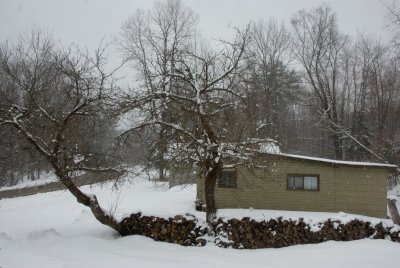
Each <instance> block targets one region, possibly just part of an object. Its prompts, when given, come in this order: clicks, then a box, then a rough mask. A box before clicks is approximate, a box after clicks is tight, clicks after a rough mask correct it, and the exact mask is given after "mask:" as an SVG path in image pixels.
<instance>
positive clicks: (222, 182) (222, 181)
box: [218, 171, 237, 188]
mask: <svg viewBox="0 0 400 268" xmlns="http://www.w3.org/2000/svg"><path fill="white" fill-rule="evenodd" d="M218 187H221V188H236V187H237V179H236V172H235V171H222V172H220V173H219V176H218Z"/></svg>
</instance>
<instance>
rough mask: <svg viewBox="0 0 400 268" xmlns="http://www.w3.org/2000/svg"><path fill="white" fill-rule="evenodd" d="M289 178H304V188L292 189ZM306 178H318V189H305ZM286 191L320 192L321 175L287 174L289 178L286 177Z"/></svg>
mask: <svg viewBox="0 0 400 268" xmlns="http://www.w3.org/2000/svg"><path fill="white" fill-rule="evenodd" d="M289 177H302V178H303V188H290V187H289ZM305 177H316V178H317V188H316V189H304V178H305ZM286 190H288V191H310V192H318V191H319V190H320V175H319V174H299V173H290V174H287V176H286Z"/></svg>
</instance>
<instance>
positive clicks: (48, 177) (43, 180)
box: [0, 171, 57, 191]
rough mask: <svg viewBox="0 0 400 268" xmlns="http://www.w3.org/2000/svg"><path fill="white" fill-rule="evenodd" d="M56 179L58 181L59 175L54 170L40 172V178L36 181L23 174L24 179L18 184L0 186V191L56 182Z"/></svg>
mask: <svg viewBox="0 0 400 268" xmlns="http://www.w3.org/2000/svg"><path fill="white" fill-rule="evenodd" d="M54 181H57V177H56V175H55V174H54V172H52V171H50V172H42V173H41V174H40V178H39V179H38V180H34V181H31V180H29V179H28V176H26V175H25V176H23V178H22V181H21V182H19V183H18V184H16V185H13V186H5V187H0V191H3V190H13V189H21V188H26V187H33V186H39V185H43V184H47V183H50V182H54Z"/></svg>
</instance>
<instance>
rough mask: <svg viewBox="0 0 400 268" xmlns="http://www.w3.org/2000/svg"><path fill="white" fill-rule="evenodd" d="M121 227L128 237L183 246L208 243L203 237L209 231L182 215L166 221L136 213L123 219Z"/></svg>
mask: <svg viewBox="0 0 400 268" xmlns="http://www.w3.org/2000/svg"><path fill="white" fill-rule="evenodd" d="M121 225H122V226H124V229H125V233H126V234H127V235H135V234H137V235H143V236H147V237H151V238H153V239H154V240H156V241H165V242H169V243H174V244H179V245H183V246H197V245H205V243H206V241H205V240H204V239H203V238H202V236H204V234H206V233H207V229H206V228H202V227H200V226H196V220H195V219H190V220H188V219H186V218H185V217H184V216H182V215H176V216H175V217H174V218H169V219H164V218H160V217H154V216H142V214H141V213H136V214H131V215H130V217H127V218H125V219H123V220H122V221H121Z"/></svg>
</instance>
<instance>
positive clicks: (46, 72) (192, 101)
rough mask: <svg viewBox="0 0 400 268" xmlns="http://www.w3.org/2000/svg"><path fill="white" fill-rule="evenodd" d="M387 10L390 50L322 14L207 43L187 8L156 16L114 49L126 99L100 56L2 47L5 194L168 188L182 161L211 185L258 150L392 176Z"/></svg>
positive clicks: (141, 16) (163, 5) (31, 43)
mask: <svg viewBox="0 0 400 268" xmlns="http://www.w3.org/2000/svg"><path fill="white" fill-rule="evenodd" d="M387 7H388V14H387V19H388V20H389V22H390V23H389V24H390V25H389V26H388V27H391V29H392V31H393V38H392V39H391V40H389V41H382V40H380V39H379V38H376V37H374V36H372V35H369V34H367V33H365V34H359V35H357V36H348V35H346V34H345V33H344V32H343V31H342V30H341V29H339V28H338V24H337V16H336V13H335V12H334V11H333V10H332V9H331V7H330V6H329V5H321V6H318V7H316V8H313V9H309V10H301V11H299V12H297V13H296V14H294V15H293V16H291V19H290V23H287V24H285V23H280V22H277V21H276V20H274V19H270V18H262V19H260V20H258V21H254V22H249V24H248V25H247V26H244V27H243V28H241V29H236V31H235V33H236V35H235V37H234V38H233V39H232V40H224V41H215V40H207V39H206V38H204V37H203V36H202V35H201V33H200V32H199V29H198V22H199V20H200V19H201V18H199V17H198V16H197V15H196V13H195V11H193V10H191V9H190V8H189V7H187V6H185V5H184V3H183V2H181V1H178V0H169V1H163V2H156V3H155V4H154V7H153V8H152V9H151V10H137V11H135V12H134V13H133V14H132V15H131V16H130V17H129V18H127V19H126V20H125V21H124V22H123V24H122V26H121V32H120V33H119V35H118V38H117V39H116V40H115V42H114V43H113V44H111V45H112V46H115V47H117V48H118V50H119V51H120V52H121V55H122V57H123V58H122V61H123V63H124V64H126V65H129V66H131V67H132V69H131V71H132V73H133V74H134V78H135V81H134V83H132V85H130V86H129V87H127V88H124V87H122V86H121V83H118V81H119V80H118V79H119V77H118V76H117V75H116V73H117V72H116V71H118V67H116V69H113V70H110V68H109V64H107V57H108V56H107V55H108V50H107V49H108V48H109V46H104V45H100V46H99V49H98V50H96V51H94V52H91V51H88V50H86V49H82V48H79V47H76V46H61V45H60V44H59V43H58V42H57V41H56V40H55V39H54V38H53V37H51V36H49V35H47V34H45V33H44V32H42V31H41V30H38V29H35V30H32V31H31V32H30V33H29V34H25V35H22V36H21V37H20V39H19V41H18V42H17V43H15V44H13V43H9V42H6V43H3V44H1V47H0V136H1V139H0V186H9V185H14V184H16V183H18V181H20V180H21V179H22V178H23V177H25V178H26V177H28V178H29V179H31V180H35V179H37V178H38V177H39V176H40V174H42V173H43V172H44V171H49V170H54V169H55V173H56V174H57V175H58V176H61V177H63V176H65V175H66V174H67V175H71V174H72V173H73V172H80V171H87V170H90V171H95V170H96V171H98V170H107V169H110V168H115V167H121V166H132V165H142V166H146V167H148V168H155V169H157V170H158V172H159V178H160V179H161V180H164V179H165V176H166V174H167V170H168V168H169V167H170V166H171V165H173V164H176V163H182V161H187V162H198V163H200V166H202V167H204V168H205V170H206V171H205V172H206V173H207V174H206V175H207V176H208V175H210V174H211V173H213V170H215V172H217V171H218V170H219V169H220V168H221V165H222V164H221V163H222V160H221V161H219V160H220V159H224V158H226V157H230V158H232V157H237V158H238V159H240V161H241V162H242V163H247V162H249V155H250V154H251V152H249V151H248V150H247V149H248V148H249V146H248V145H249V144H253V143H258V142H264V143H265V142H271V143H277V144H278V145H279V146H280V148H281V151H284V152H287V153H294V154H302V155H309V156H317V157H325V158H333V159H340V160H351V161H371V162H382V163H392V164H397V165H399V164H400V76H399V73H400V58H399V56H400V50H399V45H398V37H399V36H400V35H398V33H399V29H400V20H399V17H400V9H398V7H397V6H396V2H393V3H392V4H391V5H388V6H387ZM250 147H251V146H250ZM246 148H247V149H246ZM252 164H254V163H252ZM210 176H212V174H211V175H210ZM214 184H215V182H214Z"/></svg>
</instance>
